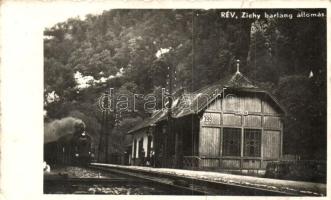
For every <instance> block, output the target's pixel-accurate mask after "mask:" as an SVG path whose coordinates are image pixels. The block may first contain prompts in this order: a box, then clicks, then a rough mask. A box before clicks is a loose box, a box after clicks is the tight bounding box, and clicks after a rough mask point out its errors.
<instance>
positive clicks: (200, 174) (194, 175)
mask: <svg viewBox="0 0 331 200" xmlns="http://www.w3.org/2000/svg"><path fill="white" fill-rule="evenodd" d="M91 165H92V166H99V167H110V168H116V169H123V170H130V171H135V172H137V173H139V172H143V173H151V174H158V175H165V176H174V177H178V178H189V179H194V180H201V181H208V182H212V183H223V184H229V185H240V186H244V187H252V188H253V187H254V188H261V189H266V190H273V191H282V192H288V193H293V194H298V195H299V196H311V195H313V196H326V191H327V188H326V184H322V183H312V182H303V181H290V180H279V179H270V178H259V177H252V176H242V175H234V174H225V173H221V172H211V171H194V170H184V169H170V168H153V167H142V166H127V165H114V164H105V163H91Z"/></svg>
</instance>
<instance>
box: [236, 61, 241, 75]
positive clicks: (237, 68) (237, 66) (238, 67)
mask: <svg viewBox="0 0 331 200" xmlns="http://www.w3.org/2000/svg"><path fill="white" fill-rule="evenodd" d="M236 62H237V73H240V71H239V63H240V60H239V59H238V60H236Z"/></svg>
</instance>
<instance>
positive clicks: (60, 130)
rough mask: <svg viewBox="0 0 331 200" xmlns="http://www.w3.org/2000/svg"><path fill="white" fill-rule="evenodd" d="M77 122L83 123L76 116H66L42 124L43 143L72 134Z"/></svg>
mask: <svg viewBox="0 0 331 200" xmlns="http://www.w3.org/2000/svg"><path fill="white" fill-rule="evenodd" d="M77 124H83V125H84V127H85V123H84V122H83V121H82V120H81V119H78V118H74V117H66V118H62V119H57V120H54V121H52V122H49V123H45V125H44V143H49V142H53V141H57V140H58V139H59V138H61V137H63V136H67V135H72V134H73V133H74V131H75V126H76V125H77Z"/></svg>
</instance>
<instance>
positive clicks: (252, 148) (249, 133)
mask: <svg viewBox="0 0 331 200" xmlns="http://www.w3.org/2000/svg"><path fill="white" fill-rule="evenodd" d="M261 132H262V131H261V130H260V129H244V135H245V136H244V156H252V157H260V156H261Z"/></svg>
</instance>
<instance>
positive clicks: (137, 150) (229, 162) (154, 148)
mask: <svg viewBox="0 0 331 200" xmlns="http://www.w3.org/2000/svg"><path fill="white" fill-rule="evenodd" d="M169 111H170V115H169ZM284 115H285V111H284V109H283V108H282V106H281V105H280V104H279V103H278V102H277V100H276V99H275V98H274V97H273V96H272V95H271V94H270V93H268V92H267V91H265V90H263V89H260V88H259V87H257V86H255V85H254V84H253V83H252V82H251V81H250V80H248V79H247V78H246V77H245V76H244V75H243V74H242V73H240V72H239V71H237V72H236V73H235V74H234V75H232V76H229V77H228V78H226V79H224V80H221V81H218V82H216V83H215V84H213V85H210V86H207V87H204V88H202V89H200V90H198V91H196V92H194V93H186V92H184V91H182V92H181V94H180V95H178V94H177V95H175V96H174V97H173V103H172V108H171V109H170V110H168V109H163V110H158V111H156V112H155V114H153V115H152V116H151V117H150V118H147V119H146V120H144V121H143V122H142V123H141V124H138V126H136V127H135V128H133V129H132V130H130V131H129V134H132V136H133V144H132V154H131V165H142V160H144V163H145V161H147V160H148V161H150V162H149V163H151V164H152V165H154V166H156V167H171V168H184V169H209V170H216V171H227V170H230V171H231V170H241V171H242V170H247V171H252V170H253V171H257V170H262V172H263V170H265V168H266V165H267V163H268V162H270V161H277V160H279V159H280V158H281V155H282V144H283V117H284ZM152 152H154V154H155V155H154V156H152V154H153V153H152Z"/></svg>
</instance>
